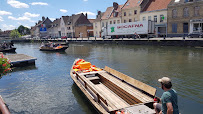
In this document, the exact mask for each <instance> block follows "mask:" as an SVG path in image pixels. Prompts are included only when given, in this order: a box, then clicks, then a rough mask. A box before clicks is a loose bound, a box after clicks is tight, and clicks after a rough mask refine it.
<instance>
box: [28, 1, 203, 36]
mask: <svg viewBox="0 0 203 114" xmlns="http://www.w3.org/2000/svg"><path fill="white" fill-rule="evenodd" d="M202 6H203V0H127V1H126V2H125V4H122V5H119V4H118V3H116V2H114V3H113V5H112V6H111V7H108V8H107V9H106V11H105V12H101V11H98V12H97V15H96V19H88V18H87V14H85V15H84V14H83V13H81V14H77V15H74V14H73V15H72V16H62V17H61V18H59V19H56V20H54V21H53V22H52V21H51V20H50V19H49V18H48V17H47V18H44V17H43V18H42V21H39V22H38V23H36V25H35V26H34V27H32V28H31V33H32V36H38V37H45V36H50V37H61V36H67V37H89V36H94V37H102V32H103V31H102V29H103V28H107V27H108V25H111V24H120V23H129V22H137V21H146V20H151V21H154V22H155V29H154V30H155V31H154V33H155V35H156V36H157V37H158V36H164V35H166V36H168V37H170V36H182V35H184V34H188V33H192V32H203V7H202Z"/></svg>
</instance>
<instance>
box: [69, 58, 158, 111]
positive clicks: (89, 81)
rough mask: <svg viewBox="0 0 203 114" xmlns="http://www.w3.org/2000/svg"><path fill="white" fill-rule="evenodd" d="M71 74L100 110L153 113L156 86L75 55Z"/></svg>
mask: <svg viewBox="0 0 203 114" xmlns="http://www.w3.org/2000/svg"><path fill="white" fill-rule="evenodd" d="M70 76H71V78H72V79H73V81H74V82H75V83H76V85H77V86H78V87H79V88H80V90H81V91H82V92H83V93H84V94H85V96H86V97H87V98H88V100H89V101H90V102H91V103H92V104H93V106H94V107H95V108H96V109H97V111H98V112H100V113H112V114H114V113H117V112H118V113H120V112H125V113H132V114H135V113H155V111H154V110H153V109H152V108H153V102H154V100H153V99H154V97H155V93H156V89H155V88H153V87H151V86H149V85H147V84H145V83H142V82H140V81H138V80H135V79H133V78H131V77H129V76H127V75H125V74H123V73H120V72H118V71H116V70H114V69H112V68H109V67H107V66H105V68H104V69H101V68H98V67H96V66H95V65H91V63H90V62H86V61H85V60H83V59H77V60H75V61H74V63H73V66H72V68H71V71H70Z"/></svg>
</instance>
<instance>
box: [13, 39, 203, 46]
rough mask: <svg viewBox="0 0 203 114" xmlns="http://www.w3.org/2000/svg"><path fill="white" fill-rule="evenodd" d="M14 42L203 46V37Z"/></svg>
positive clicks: (30, 40)
mask: <svg viewBox="0 0 203 114" xmlns="http://www.w3.org/2000/svg"><path fill="white" fill-rule="evenodd" d="M12 41H13V42H14V43H17V42H48V41H50V42H67V41H68V42H69V43H80V44H81V43H92V44H118V45H120V44H121V45H155V46H191V47H195V46H201V47H203V39H200V40H193V39H190V40H189V39H187V40H184V39H181V40H177V39H176V40H171V39H169V40H167V39H162V40H160V39H158V40H154V39H141V40H138V39H136V40H133V39H132V40H129V39H126V40H122V39H105V40H53V39H52V40H32V39H24V40H20V39H15V40H12Z"/></svg>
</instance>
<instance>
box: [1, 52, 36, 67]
mask: <svg viewBox="0 0 203 114" xmlns="http://www.w3.org/2000/svg"><path fill="white" fill-rule="evenodd" d="M5 57H7V58H8V59H9V60H11V64H12V65H13V66H21V65H25V64H26V65H28V64H34V63H35V60H37V58H35V57H31V56H28V55H25V54H11V55H5Z"/></svg>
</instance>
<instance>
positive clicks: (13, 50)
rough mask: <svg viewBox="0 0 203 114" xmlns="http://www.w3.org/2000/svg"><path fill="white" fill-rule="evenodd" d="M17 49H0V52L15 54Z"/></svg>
mask: <svg viewBox="0 0 203 114" xmlns="http://www.w3.org/2000/svg"><path fill="white" fill-rule="evenodd" d="M15 50H16V48H5V49H3V48H0V52H15Z"/></svg>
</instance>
